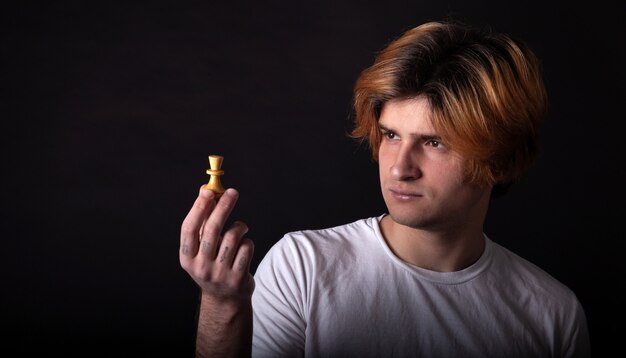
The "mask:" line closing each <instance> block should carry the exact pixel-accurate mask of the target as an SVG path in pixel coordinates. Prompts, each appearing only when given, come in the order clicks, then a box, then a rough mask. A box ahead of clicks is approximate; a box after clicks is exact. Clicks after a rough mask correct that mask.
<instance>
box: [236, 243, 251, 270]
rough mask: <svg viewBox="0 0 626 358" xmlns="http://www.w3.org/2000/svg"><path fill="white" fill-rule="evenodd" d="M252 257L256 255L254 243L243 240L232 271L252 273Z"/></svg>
mask: <svg viewBox="0 0 626 358" xmlns="http://www.w3.org/2000/svg"><path fill="white" fill-rule="evenodd" d="M252 255H254V242H252V240H250V239H249V238H243V239H241V244H240V245H239V250H238V251H237V256H235V259H234V260H233V267H232V269H233V270H234V271H237V272H241V273H246V272H250V263H251V262H252Z"/></svg>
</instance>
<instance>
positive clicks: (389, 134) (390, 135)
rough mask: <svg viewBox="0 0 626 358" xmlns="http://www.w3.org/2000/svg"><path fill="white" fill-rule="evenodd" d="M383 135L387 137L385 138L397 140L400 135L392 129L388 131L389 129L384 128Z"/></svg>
mask: <svg viewBox="0 0 626 358" xmlns="http://www.w3.org/2000/svg"><path fill="white" fill-rule="evenodd" d="M382 133H383V137H385V139H389V140H395V139H398V136H397V135H396V134H395V133H394V132H392V131H388V130H383V131H382Z"/></svg>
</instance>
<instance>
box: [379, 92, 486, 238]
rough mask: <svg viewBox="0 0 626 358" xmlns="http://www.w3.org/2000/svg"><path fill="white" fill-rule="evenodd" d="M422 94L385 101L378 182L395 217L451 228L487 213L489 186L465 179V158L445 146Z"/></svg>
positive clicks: (429, 227) (418, 226)
mask: <svg viewBox="0 0 626 358" xmlns="http://www.w3.org/2000/svg"><path fill="white" fill-rule="evenodd" d="M430 113H431V111H430V104H429V102H428V100H427V99H426V98H424V97H417V98H414V99H408V100H394V101H389V102H387V103H386V104H385V105H384V107H383V110H382V113H381V116H380V119H379V122H378V123H379V127H380V130H381V133H382V141H381V144H380V148H379V152H378V163H379V171H380V184H381V189H382V193H383V198H384V200H385V203H386V204H387V209H388V210H389V215H390V216H391V218H392V219H393V221H394V222H396V223H398V224H401V225H405V226H409V227H412V228H416V229H425V230H449V229H454V228H455V227H457V228H461V227H462V226H464V225H467V224H468V221H472V220H482V219H484V211H485V210H486V205H487V204H486V203H487V202H488V197H489V192H490V188H488V187H478V186H476V185H473V184H470V183H468V182H467V181H466V180H465V176H464V172H463V166H464V162H465V161H464V159H463V158H461V157H460V156H459V155H458V154H457V153H455V152H454V151H452V150H450V149H449V148H447V147H446V144H445V142H443V141H442V139H441V138H440V137H439V135H438V134H437V133H436V132H435V130H434V128H433V126H432V124H431V119H430Z"/></svg>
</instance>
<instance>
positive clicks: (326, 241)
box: [274, 217, 379, 251]
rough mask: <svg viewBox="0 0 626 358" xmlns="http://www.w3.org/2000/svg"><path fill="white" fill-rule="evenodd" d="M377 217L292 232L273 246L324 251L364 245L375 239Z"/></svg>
mask: <svg viewBox="0 0 626 358" xmlns="http://www.w3.org/2000/svg"><path fill="white" fill-rule="evenodd" d="M378 221H379V218H378V217H370V218H365V219H360V220H356V221H353V222H351V223H347V224H343V225H337V226H333V227H328V228H323V229H309V230H299V231H292V232H289V233H287V234H285V235H284V236H283V237H282V238H281V239H280V240H279V241H278V242H277V243H276V244H275V245H274V246H275V247H276V248H281V247H285V246H290V247H294V248H300V249H311V250H315V251H320V250H321V251H324V250H326V249H329V248H331V249H332V248H337V247H339V246H351V245H356V244H364V243H365V242H367V240H368V239H374V238H376V233H377V230H378Z"/></svg>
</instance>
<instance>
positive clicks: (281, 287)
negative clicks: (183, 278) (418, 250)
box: [252, 215, 589, 358]
mask: <svg viewBox="0 0 626 358" xmlns="http://www.w3.org/2000/svg"><path fill="white" fill-rule="evenodd" d="M383 216H384V215H381V216H379V217H372V218H368V219H363V220H359V221H356V222H353V223H350V224H347V225H342V226H337V227H334V228H328V229H323V230H306V231H298V232H292V233H288V234H287V235H285V236H284V237H283V238H282V239H281V240H280V241H279V242H277V243H276V244H275V245H274V246H273V247H272V248H271V249H270V250H269V252H268V253H267V255H266V256H265V257H264V258H263V260H262V261H261V263H260V264H259V266H258V268H257V271H256V273H255V281H256V289H255V291H254V294H253V296H252V304H253V310H254V337H253V356H255V357H281V356H283V357H297V356H307V357H463V358H467V357H574V356H575V357H579V356H585V357H586V356H589V337H588V331H587V323H586V318H585V314H584V311H583V308H582V306H581V305H580V303H579V301H578V300H577V298H576V296H575V294H574V293H573V292H572V291H571V290H570V289H569V288H567V287H566V286H565V285H563V284H562V283H560V282H558V281H557V280H556V279H554V278H553V277H551V276H550V275H549V274H547V273H546V272H544V271H543V270H541V269H540V268H538V267H537V266H535V265H533V264H532V263H530V262H528V261H526V260H525V259H523V258H521V257H519V256H517V255H516V254H514V253H512V252H511V251H509V250H507V249H506V248H504V247H502V246H500V245H498V244H496V243H495V242H493V241H491V240H490V239H489V238H487V237H486V236H485V240H486V247H485V251H484V252H483V254H482V256H481V257H480V259H479V260H478V261H477V262H476V263H474V264H473V265H471V266H470V267H467V268H465V269H463V270H461V271H457V272H435V271H430V270H425V269H422V268H419V267H415V266H412V265H410V264H408V263H406V262H404V261H402V260H401V259H399V258H398V257H397V256H395V255H394V254H393V253H392V252H391V250H390V248H389V247H388V246H387V244H386V242H385V240H384V238H383V236H382V234H381V232H380V228H379V221H380V219H381V218H382V217H383Z"/></svg>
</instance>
